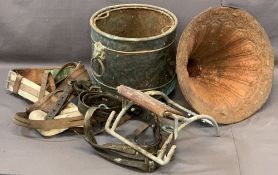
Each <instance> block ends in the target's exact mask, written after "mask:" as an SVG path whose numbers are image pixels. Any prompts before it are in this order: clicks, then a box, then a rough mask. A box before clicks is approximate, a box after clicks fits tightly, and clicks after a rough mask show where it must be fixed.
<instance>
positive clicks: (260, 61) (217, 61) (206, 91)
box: [177, 7, 274, 124]
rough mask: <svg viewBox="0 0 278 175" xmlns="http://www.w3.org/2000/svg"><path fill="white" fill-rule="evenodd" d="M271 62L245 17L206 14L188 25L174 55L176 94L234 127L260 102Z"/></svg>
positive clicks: (261, 35)
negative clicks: (175, 63)
mask: <svg viewBox="0 0 278 175" xmlns="http://www.w3.org/2000/svg"><path fill="white" fill-rule="evenodd" d="M273 67H274V57H273V52H272V47H271V45H270V41H269V39H268V37H267V35H266V33H265V32H264V29H263V28H262V27H261V26H260V24H259V23H258V22H257V21H256V20H255V19H254V17H252V16H251V15H250V14H248V13H247V12H245V11H242V10H239V9H233V8H227V7H219V8H212V9H209V10H208V11H206V12H204V13H202V14H200V15H199V16H197V17H196V18H194V19H193V21H191V22H190V23H189V25H188V26H187V28H186V29H185V31H184V32H183V35H182V37H181V39H180V42H179V47H178V51H177V76H178V80H179V84H180V87H181V91H182V93H183V95H184V96H185V98H186V99H187V101H188V102H189V103H190V104H191V106H192V107H193V108H194V109H195V110H196V111H197V112H199V113H203V114H208V115H211V116H213V117H215V119H216V120H217V121H218V122H219V123H222V124H228V123H235V122H239V121H241V120H243V119H245V118H247V117H249V116H250V115H251V114H253V113H254V112H255V111H256V110H258V109H259V108H260V107H261V106H262V105H263V104H264V103H265V101H266V99H267V97H268V95H269V93H270V89H271V85H272V77H273Z"/></svg>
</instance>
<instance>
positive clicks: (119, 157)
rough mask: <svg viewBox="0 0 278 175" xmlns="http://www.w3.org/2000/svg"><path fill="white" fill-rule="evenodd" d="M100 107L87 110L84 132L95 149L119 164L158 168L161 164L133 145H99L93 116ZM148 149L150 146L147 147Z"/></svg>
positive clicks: (142, 168) (144, 168) (138, 167)
mask: <svg viewBox="0 0 278 175" xmlns="http://www.w3.org/2000/svg"><path fill="white" fill-rule="evenodd" d="M97 110H101V109H99V108H95V107H91V108H89V110H88V111H87V112H86V115H85V119H84V134H85V138H86V141H87V142H88V143H89V144H90V145H91V146H92V147H93V148H94V149H95V151H96V152H97V153H98V154H99V155H100V156H102V157H104V158H106V159H108V160H110V161H112V162H114V163H116V164H119V165H123V166H127V167H132V168H136V169H139V170H142V171H146V172H152V171H154V170H156V169H157V168H158V167H159V165H158V164H157V163H155V162H154V161H152V160H149V159H148V158H146V157H145V156H143V155H142V154H139V153H137V152H136V151H135V150H134V149H132V148H131V147H129V146H127V145H125V144H117V143H113V144H111V143H110V144H104V145H99V144H98V143H97V141H96V139H95V136H94V132H93V128H92V126H93V124H92V122H91V121H92V119H91V118H92V117H93V116H94V114H95V113H96V111H97ZM146 149H148V148H146Z"/></svg>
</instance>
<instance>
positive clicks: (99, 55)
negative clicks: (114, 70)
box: [91, 42, 105, 77]
mask: <svg viewBox="0 0 278 175" xmlns="http://www.w3.org/2000/svg"><path fill="white" fill-rule="evenodd" d="M93 47H94V51H93V55H92V58H91V67H92V72H93V75H94V76H96V77H102V76H103V74H104V72H105V66H104V64H103V61H104V60H105V52H104V46H103V45H102V44H101V43H100V42H95V44H94V45H93ZM94 61H97V62H98V64H99V65H100V67H101V71H100V73H97V72H96V71H95V70H94V67H93V64H94Z"/></svg>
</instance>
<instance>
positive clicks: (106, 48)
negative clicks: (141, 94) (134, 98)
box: [90, 4, 177, 94]
mask: <svg viewBox="0 0 278 175" xmlns="http://www.w3.org/2000/svg"><path fill="white" fill-rule="evenodd" d="M90 25H91V38H92V48H93V54H92V55H93V56H92V69H93V78H94V79H95V81H96V82H97V83H98V84H100V85H101V86H102V87H103V88H104V90H110V91H113V92H115V91H116V89H115V88H116V87H117V86H119V85H120V84H124V85H127V86H130V87H133V88H136V89H139V90H152V89H157V90H162V91H164V92H165V93H167V94H169V93H170V92H171V91H172V90H173V89H174V87H175V50H176V49H175V37H176V26H177V19H176V17H175V15H174V14H172V13H171V12H169V11H168V10H166V9H163V8H160V7H156V6H151V5H144V4H122V5H116V6H111V7H107V8H104V9H101V10H99V11H98V12H96V13H95V14H94V15H93V16H92V18H91V19H90Z"/></svg>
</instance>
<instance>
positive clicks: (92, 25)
mask: <svg viewBox="0 0 278 175" xmlns="http://www.w3.org/2000/svg"><path fill="white" fill-rule="evenodd" d="M120 8H141V9H150V10H155V11H157V12H159V13H162V14H165V15H167V16H168V17H169V18H171V20H172V21H173V22H174V23H173V25H171V27H170V28H169V29H168V30H167V31H165V32H163V33H162V34H159V35H154V36H150V37H142V38H128V37H120V36H117V35H113V34H109V33H107V32H104V31H102V30H100V29H99V28H98V27H97V26H96V25H95V21H94V19H95V18H96V17H97V16H98V15H99V14H100V13H102V12H105V11H108V10H112V9H115V10H117V9H120ZM177 25H178V19H177V17H176V15H175V14H174V13H172V12H171V11H169V10H167V9H165V8H162V7H158V6H155V5H150V4H118V5H112V6H107V7H104V8H102V9H100V10H98V11H96V12H95V13H94V14H93V15H92V16H91V18H90V26H91V28H92V29H93V30H95V31H96V32H97V33H99V34H101V35H103V36H105V37H107V38H112V39H113V40H120V41H150V40H155V39H159V38H162V37H164V36H167V35H169V34H171V33H172V32H174V31H175V30H176V28H177Z"/></svg>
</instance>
